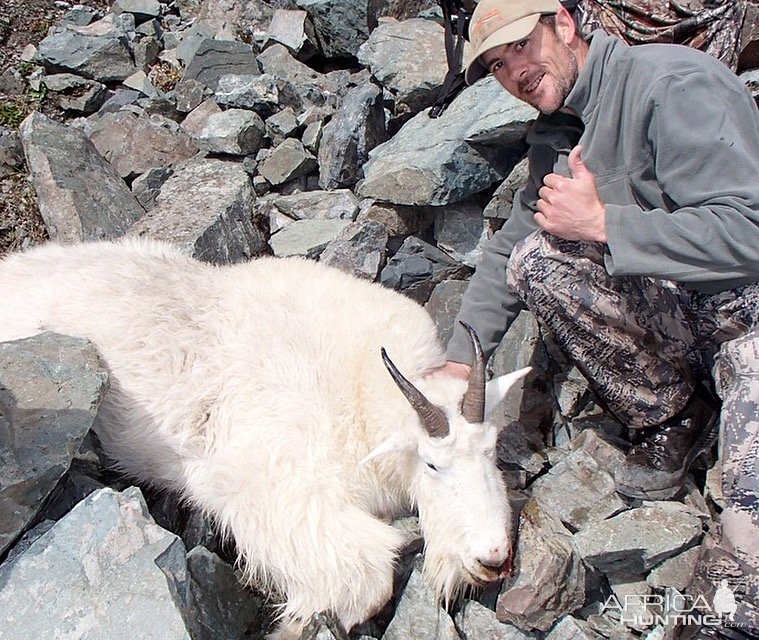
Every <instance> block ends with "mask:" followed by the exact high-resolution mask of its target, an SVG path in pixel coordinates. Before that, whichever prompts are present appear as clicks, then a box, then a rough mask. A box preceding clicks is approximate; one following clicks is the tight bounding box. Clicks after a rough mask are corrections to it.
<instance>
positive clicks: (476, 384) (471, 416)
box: [461, 322, 485, 422]
mask: <svg viewBox="0 0 759 640" xmlns="http://www.w3.org/2000/svg"><path fill="white" fill-rule="evenodd" d="M461 324H462V326H463V327H464V328H465V329H466V330H467V332H468V333H469V339H470V340H471V341H472V349H473V350H474V361H473V362H472V373H471V375H470V376H469V386H468V387H467V390H466V393H465V394H464V399H463V400H462V401H461V415H463V416H464V419H465V420H466V421H467V422H484V421H485V356H484V355H483V353H482V345H481V344H480V340H479V338H477V334H476V333H475V332H474V329H472V327H470V326H469V325H468V324H467V323H466V322H462V323H461Z"/></svg>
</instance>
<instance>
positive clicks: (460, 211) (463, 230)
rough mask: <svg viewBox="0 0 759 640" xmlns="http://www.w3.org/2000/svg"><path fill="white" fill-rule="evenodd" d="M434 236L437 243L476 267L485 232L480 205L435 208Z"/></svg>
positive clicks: (459, 259) (466, 204) (462, 260)
mask: <svg viewBox="0 0 759 640" xmlns="http://www.w3.org/2000/svg"><path fill="white" fill-rule="evenodd" d="M434 237H435V241H436V242H437V246H438V247H440V248H441V249H442V250H443V251H445V252H446V253H448V255H450V256H451V257H452V258H454V259H455V260H458V261H459V262H462V263H463V264H465V265H466V266H468V267H472V268H474V267H476V266H477V264H478V263H479V261H480V258H481V257H482V245H483V244H484V243H485V242H486V241H487V239H488V234H487V228H486V225H485V220H484V218H483V217H482V209H481V208H480V207H479V206H477V205H476V204H474V203H465V202H461V203H456V204H450V205H445V206H443V207H436V208H435V227H434Z"/></svg>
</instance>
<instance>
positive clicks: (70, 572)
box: [0, 489, 190, 640]
mask: <svg viewBox="0 0 759 640" xmlns="http://www.w3.org/2000/svg"><path fill="white" fill-rule="evenodd" d="M185 570H186V568H185V553H184V547H183V545H182V543H181V541H180V540H179V539H178V538H177V537H176V536H174V535H173V534H170V533H169V532H168V531H165V530H163V529H161V528H160V527H158V526H156V525H155V524H154V523H153V521H152V519H151V518H150V516H149V515H148V512H147V507H146V506H145V503H144V501H143V499H142V496H141V495H140V492H139V490H137V489H128V490H127V491H125V492H123V493H117V492H115V491H113V490H111V489H102V490H100V491H98V492H97V493H94V494H93V495H91V496H89V497H88V498H86V499H85V500H84V501H83V502H81V503H80V504H79V505H77V506H76V507H75V508H74V509H73V510H72V511H71V512H70V513H69V514H68V515H67V516H66V517H65V518H64V519H63V520H61V521H60V522H58V523H57V524H56V525H55V526H53V527H52V528H51V529H50V530H49V531H48V532H47V533H45V534H43V535H42V536H41V537H39V538H38V539H37V540H35V541H34V542H33V543H32V545H31V546H30V547H29V549H28V550H27V551H26V552H25V553H23V554H22V555H20V556H17V557H16V558H15V559H14V560H13V561H12V562H6V563H4V564H3V565H2V566H0V584H3V589H2V590H0V624H1V625H2V627H3V630H4V636H3V637H4V638H7V639H8V640H28V639H29V638H51V637H72V638H82V640H101V639H102V638H109V640H127V639H129V640H132V639H133V638H161V639H162V640H174V639H176V640H189V638H190V636H189V634H188V632H187V630H186V629H185V624H184V622H183V620H182V612H181V606H180V601H179V594H180V593H181V592H182V591H183V590H184V581H185V579H186V576H185ZM41 612H44V615H41Z"/></svg>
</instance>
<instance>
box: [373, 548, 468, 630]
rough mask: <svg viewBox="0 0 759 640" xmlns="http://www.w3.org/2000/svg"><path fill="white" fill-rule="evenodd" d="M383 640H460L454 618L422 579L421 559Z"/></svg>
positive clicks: (418, 558) (418, 560) (415, 567)
mask: <svg viewBox="0 0 759 640" xmlns="http://www.w3.org/2000/svg"><path fill="white" fill-rule="evenodd" d="M382 638H383V640H408V639H409V638H414V640H460V638H461V636H459V634H458V632H457V631H456V626H455V625H454V623H453V620H451V617H450V616H449V615H448V614H447V613H446V612H445V610H443V609H442V608H441V607H440V605H439V604H438V601H437V596H436V595H435V593H434V591H433V590H432V589H431V588H430V586H429V585H428V584H427V583H426V582H425V581H424V577H423V576H422V560H421V556H418V557H417V560H416V563H415V566H414V571H413V573H412V574H411V577H410V578H409V581H408V583H407V584H406V588H405V590H404V592H403V595H402V596H401V600H400V602H399V603H398V608H397V609H396V610H395V615H394V616H393V619H392V620H391V621H390V624H389V625H388V627H387V630H386V631H385V635H383V636H382Z"/></svg>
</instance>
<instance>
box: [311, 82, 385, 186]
mask: <svg viewBox="0 0 759 640" xmlns="http://www.w3.org/2000/svg"><path fill="white" fill-rule="evenodd" d="M387 135H388V134H387V130H386V129H385V115H384V110H383V106H382V91H381V90H380V89H379V87H377V86H376V85H374V84H371V83H369V84H365V85H363V86H359V87H356V88H355V89H352V90H351V91H349V92H348V93H347V94H346V96H345V98H344V99H343V103H342V105H341V107H340V109H339V111H338V112H337V113H336V114H335V115H334V116H333V117H332V120H330V121H329V123H328V124H327V125H326V126H325V127H324V131H323V133H322V139H321V143H320V145H319V185H320V186H321V187H322V189H336V188H339V187H350V186H352V185H354V184H355V183H356V182H357V181H358V179H359V178H360V173H359V172H360V169H361V167H362V166H363V164H364V163H365V162H366V160H367V158H368V157H369V152H370V151H371V150H372V149H373V148H374V147H375V146H377V145H378V144H380V143H382V142H383V141H385V140H386V139H387Z"/></svg>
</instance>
